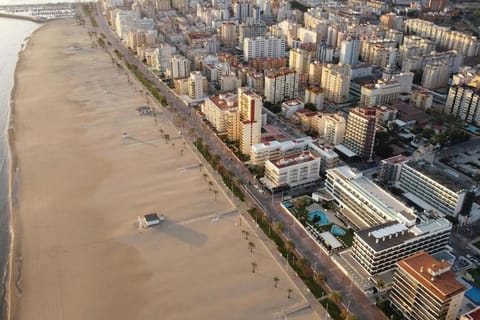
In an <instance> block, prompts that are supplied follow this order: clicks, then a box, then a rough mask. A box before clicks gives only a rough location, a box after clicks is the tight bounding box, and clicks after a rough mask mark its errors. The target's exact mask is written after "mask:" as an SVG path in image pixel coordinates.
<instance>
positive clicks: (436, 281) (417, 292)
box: [390, 252, 466, 320]
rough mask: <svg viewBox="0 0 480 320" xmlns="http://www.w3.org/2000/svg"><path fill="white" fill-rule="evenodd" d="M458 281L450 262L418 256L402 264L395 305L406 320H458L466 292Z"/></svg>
mask: <svg viewBox="0 0 480 320" xmlns="http://www.w3.org/2000/svg"><path fill="white" fill-rule="evenodd" d="M455 277H456V275H455V273H454V272H452V271H451V270H450V264H449V263H448V262H446V261H438V260H437V259H435V258H434V257H432V256H431V255H429V254H428V253H426V252H418V253H417V254H414V255H412V256H410V257H407V258H405V259H402V260H400V261H398V263H397V270H396V272H395V275H394V278H393V287H392V291H391V293H390V299H391V303H392V305H393V306H394V307H395V308H396V309H397V310H399V311H400V312H401V313H402V314H403V315H404V316H405V318H406V319H412V320H417V319H418V320H455V319H457V314H458V312H459V311H460V306H461V303H462V300H463V296H464V293H465V290H466V287H465V286H464V285H463V284H462V283H460V282H459V281H457V280H456V279H455Z"/></svg>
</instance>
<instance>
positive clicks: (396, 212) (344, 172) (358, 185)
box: [332, 166, 416, 226]
mask: <svg viewBox="0 0 480 320" xmlns="http://www.w3.org/2000/svg"><path fill="white" fill-rule="evenodd" d="M332 170H335V171H336V172H338V173H340V175H341V176H343V177H344V179H345V180H348V184H349V186H350V187H351V188H352V189H353V190H354V192H356V193H357V194H358V195H361V196H362V197H363V198H366V199H368V200H369V201H370V202H372V203H373V204H374V205H375V206H376V207H378V208H380V210H382V212H383V213H384V214H385V215H387V217H388V218H389V220H390V219H391V220H395V221H400V222H402V223H405V224H407V225H408V226H412V225H414V224H415V220H416V215H415V214H414V211H413V209H411V208H409V207H407V206H406V205H405V204H404V203H402V202H401V201H399V200H398V199H396V198H395V197H393V196H392V195H391V194H390V193H388V192H386V191H385V190H383V189H382V188H380V187H379V186H378V185H376V184H375V183H373V182H372V181H371V180H370V179H368V178H366V177H364V176H363V175H362V174H361V173H359V172H354V171H352V168H350V167H348V166H342V167H338V168H335V169H332Z"/></svg>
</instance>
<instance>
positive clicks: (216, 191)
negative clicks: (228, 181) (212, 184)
mask: <svg viewBox="0 0 480 320" xmlns="http://www.w3.org/2000/svg"><path fill="white" fill-rule="evenodd" d="M213 194H214V195H215V201H217V194H218V190H213Z"/></svg>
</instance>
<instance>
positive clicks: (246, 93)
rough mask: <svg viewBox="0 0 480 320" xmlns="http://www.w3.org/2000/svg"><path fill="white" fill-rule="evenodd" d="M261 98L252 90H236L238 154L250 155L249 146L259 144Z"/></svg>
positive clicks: (246, 88) (245, 88)
mask: <svg viewBox="0 0 480 320" xmlns="http://www.w3.org/2000/svg"><path fill="white" fill-rule="evenodd" d="M262 107H263V102H262V97H261V96H259V95H258V94H256V93H255V92H254V91H253V90H252V88H248V87H242V88H239V89H238V113H239V117H238V121H239V125H238V126H239V136H240V152H241V153H242V154H245V155H249V154H250V150H251V146H252V145H254V144H257V143H259V142H260V139H261V134H262Z"/></svg>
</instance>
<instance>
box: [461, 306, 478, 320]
mask: <svg viewBox="0 0 480 320" xmlns="http://www.w3.org/2000/svg"><path fill="white" fill-rule="evenodd" d="M460 320H480V307H477V308H475V309H473V310H472V311H470V312H467V313H465V314H464V315H463V316H461V317H460Z"/></svg>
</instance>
